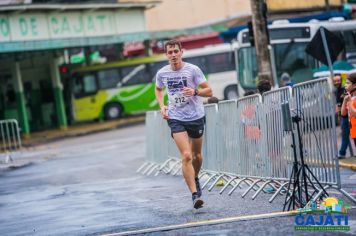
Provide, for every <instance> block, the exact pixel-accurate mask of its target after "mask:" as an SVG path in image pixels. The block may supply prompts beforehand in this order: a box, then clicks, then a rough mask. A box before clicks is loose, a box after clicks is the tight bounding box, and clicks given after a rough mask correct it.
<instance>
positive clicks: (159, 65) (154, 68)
mask: <svg viewBox="0 0 356 236" xmlns="http://www.w3.org/2000/svg"><path fill="white" fill-rule="evenodd" d="M166 65H168V62H167V61H157V62H152V63H150V64H149V66H150V67H151V68H150V71H151V77H153V78H155V77H156V74H157V72H158V70H160V69H161V68H162V67H163V66H166Z"/></svg>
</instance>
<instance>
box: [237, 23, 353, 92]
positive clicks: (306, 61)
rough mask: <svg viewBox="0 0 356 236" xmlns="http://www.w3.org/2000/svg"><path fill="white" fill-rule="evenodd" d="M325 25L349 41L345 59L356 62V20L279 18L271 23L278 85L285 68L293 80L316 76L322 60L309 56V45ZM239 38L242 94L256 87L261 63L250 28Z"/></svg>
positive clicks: (273, 70) (271, 39)
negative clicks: (312, 20) (257, 60)
mask: <svg viewBox="0 0 356 236" xmlns="http://www.w3.org/2000/svg"><path fill="white" fill-rule="evenodd" d="M321 26H323V27H325V28H326V29H328V30H329V31H332V32H333V33H336V34H337V35H339V36H340V37H341V38H342V39H343V40H344V41H345V50H344V52H343V53H342V57H343V58H342V59H343V60H346V61H348V62H349V63H353V64H355V63H356V60H355V59H356V57H355V56H356V20H353V21H320V22H308V23H288V22H285V21H283V22H281V21H280V23H279V22H278V21H277V22H274V23H273V24H271V25H269V26H268V29H269V37H270V44H271V47H270V48H269V49H270V55H271V64H272V74H273V79H274V83H275V85H276V86H277V87H278V86H281V81H280V77H281V75H282V73H284V72H287V73H288V74H289V75H290V76H291V80H292V82H293V83H299V82H303V81H306V80H310V79H312V78H313V72H314V71H313V69H316V68H319V67H320V65H321V64H320V63H319V62H318V61H317V60H315V59H314V58H312V57H311V56H309V55H308V54H307V53H306V52H305V48H306V46H307V44H308V43H309V42H310V41H311V40H312V38H313V36H314V35H315V33H316V32H317V31H318V29H319V28H320V27H321ZM237 41H238V42H237V47H236V48H235V55H236V58H237V61H236V65H237V67H236V70H237V80H238V84H239V86H238V91H239V96H242V95H243V93H244V92H245V91H246V90H252V89H255V88H256V82H257V81H256V80H257V69H258V67H257V62H256V50H255V48H254V47H251V45H250V42H249V33H248V29H244V30H241V31H240V32H239V34H238V36H237ZM320 43H322V42H320Z"/></svg>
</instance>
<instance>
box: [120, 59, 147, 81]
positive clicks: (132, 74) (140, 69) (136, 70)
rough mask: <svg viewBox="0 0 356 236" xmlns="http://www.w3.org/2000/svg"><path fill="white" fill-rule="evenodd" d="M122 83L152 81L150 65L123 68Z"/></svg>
mask: <svg viewBox="0 0 356 236" xmlns="http://www.w3.org/2000/svg"><path fill="white" fill-rule="evenodd" d="M121 74H122V81H121V82H122V85H123V86H130V85H136V84H146V83H150V82H152V78H151V76H150V75H151V73H150V69H149V66H147V65H146V64H141V65H136V66H128V67H122V68H121Z"/></svg>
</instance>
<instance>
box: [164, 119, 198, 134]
mask: <svg viewBox="0 0 356 236" xmlns="http://www.w3.org/2000/svg"><path fill="white" fill-rule="evenodd" d="M167 122H168V126H169V128H171V136H172V138H173V134H174V133H180V132H185V131H187V133H188V136H189V137H190V138H200V137H201V136H203V133H204V124H205V117H203V118H200V119H197V120H192V121H180V120H174V119H169V120H168V121H167Z"/></svg>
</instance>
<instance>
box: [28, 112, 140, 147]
mask: <svg viewBox="0 0 356 236" xmlns="http://www.w3.org/2000/svg"><path fill="white" fill-rule="evenodd" d="M144 121H145V116H138V117H129V118H125V119H120V120H118V121H107V122H104V123H98V124H90V125H89V126H88V127H83V128H80V127H79V128H77V130H75V129H76V128H75V127H72V129H71V128H70V127H69V128H68V129H67V130H66V131H61V130H55V131H54V132H58V133H56V134H55V135H53V136H52V137H50V135H47V136H45V137H43V138H41V139H37V140H36V139H34V138H31V137H30V138H29V139H28V140H26V141H24V142H23V143H22V146H23V147H26V148H29V147H33V146H36V145H39V144H46V143H49V142H53V141H58V140H62V139H65V138H73V137H80V136H85V135H88V134H95V133H99V132H105V131H109V130H113V129H118V128H123V127H126V126H129V125H135V124H140V123H143V122H144Z"/></svg>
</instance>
